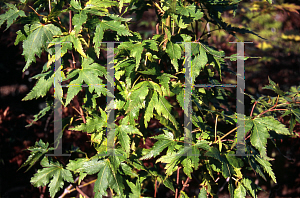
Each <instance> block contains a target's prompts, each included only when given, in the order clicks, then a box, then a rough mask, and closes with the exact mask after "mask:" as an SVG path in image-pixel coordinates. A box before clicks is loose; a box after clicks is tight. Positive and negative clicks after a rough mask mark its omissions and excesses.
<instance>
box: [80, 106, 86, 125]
mask: <svg viewBox="0 0 300 198" xmlns="http://www.w3.org/2000/svg"><path fill="white" fill-rule="evenodd" d="M79 110H80V116H81V117H82V120H83V123H84V124H85V123H86V120H85V117H84V113H83V111H82V108H81V106H79Z"/></svg>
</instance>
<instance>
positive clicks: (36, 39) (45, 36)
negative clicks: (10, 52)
mask: <svg viewBox="0 0 300 198" xmlns="http://www.w3.org/2000/svg"><path fill="white" fill-rule="evenodd" d="M30 31H31V33H30V34H29V36H28V37H27V39H26V40H25V41H24V42H23V54H22V55H24V56H25V60H26V65H25V67H24V68H23V72H24V71H25V70H26V69H27V68H28V67H29V66H30V64H31V63H32V62H35V61H36V59H35V55H37V56H38V57H40V56H41V53H42V50H43V49H45V48H46V47H47V45H48V44H47V43H46V42H50V41H52V37H53V36H55V35H60V34H61V33H62V32H61V30H60V29H59V28H58V27H56V26H55V25H53V24H47V25H44V24H41V23H35V24H32V25H31V26H30Z"/></svg>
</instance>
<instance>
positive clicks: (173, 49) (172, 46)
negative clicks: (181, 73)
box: [166, 41, 181, 72]
mask: <svg viewBox="0 0 300 198" xmlns="http://www.w3.org/2000/svg"><path fill="white" fill-rule="evenodd" d="M166 52H167V54H168V55H169V57H170V59H171V63H172V64H173V66H174V68H175V70H176V72H178V59H180V58H181V48H180V46H179V44H177V43H172V42H171V41H169V42H168V43H167V47H166Z"/></svg>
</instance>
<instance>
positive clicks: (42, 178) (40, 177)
mask: <svg viewBox="0 0 300 198" xmlns="http://www.w3.org/2000/svg"><path fill="white" fill-rule="evenodd" d="M41 165H42V167H43V169H40V170H38V172H37V173H36V174H35V175H34V176H33V177H32V178H31V180H30V182H31V183H32V184H33V185H34V186H35V187H40V186H46V185H47V184H48V183H49V182H50V183H49V185H48V186H49V187H50V189H49V191H50V196H51V197H54V196H55V194H56V193H57V192H58V190H59V189H60V188H62V187H63V185H64V181H67V182H72V183H74V180H73V177H72V174H71V172H70V171H69V170H67V169H64V168H63V167H62V166H61V164H59V163H58V162H53V163H49V162H48V159H47V157H44V159H43V160H42V161H41ZM51 178H52V179H51ZM50 180H51V181H50Z"/></svg>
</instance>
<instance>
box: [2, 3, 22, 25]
mask: <svg viewBox="0 0 300 198" xmlns="http://www.w3.org/2000/svg"><path fill="white" fill-rule="evenodd" d="M5 4H6V5H7V6H8V7H9V10H8V11H6V12H5V13H4V14H1V15H0V27H1V26H2V24H3V23H4V22H5V21H6V29H5V30H4V31H6V30H7V29H8V28H9V27H10V26H11V25H12V24H13V22H14V21H15V20H16V19H17V18H18V17H26V15H25V12H24V11H23V10H18V8H17V7H16V6H15V5H13V4H8V3H5Z"/></svg>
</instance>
